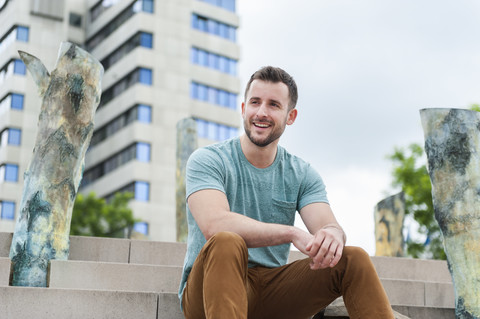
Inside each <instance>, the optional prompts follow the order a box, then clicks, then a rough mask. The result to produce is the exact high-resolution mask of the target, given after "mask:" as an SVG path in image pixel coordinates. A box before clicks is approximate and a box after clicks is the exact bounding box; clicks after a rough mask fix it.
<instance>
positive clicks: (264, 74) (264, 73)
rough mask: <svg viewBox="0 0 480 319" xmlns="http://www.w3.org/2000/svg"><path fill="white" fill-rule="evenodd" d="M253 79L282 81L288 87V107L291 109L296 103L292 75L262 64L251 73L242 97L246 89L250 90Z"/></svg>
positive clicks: (294, 84) (246, 91)
mask: <svg viewBox="0 0 480 319" xmlns="http://www.w3.org/2000/svg"><path fill="white" fill-rule="evenodd" d="M254 80H261V81H266V82H272V83H278V82H282V83H284V84H285V85H286V86H287V87H288V95H289V97H290V103H289V105H288V107H289V108H290V109H293V108H294V107H295V106H296V105H297V100H298V91H297V84H296V83H295V80H294V79H293V77H291V76H290V74H288V73H287V72H285V71H284V70H282V69H280V68H277V67H273V66H264V67H262V68H261V69H260V70H258V71H257V72H255V73H253V74H252V76H251V77H250V80H249V81H248V83H247V87H246V88H245V96H244V99H245V100H246V99H247V93H248V90H250V85H251V84H252V82H253V81H254Z"/></svg>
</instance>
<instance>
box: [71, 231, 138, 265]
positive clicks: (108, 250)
mask: <svg viewBox="0 0 480 319" xmlns="http://www.w3.org/2000/svg"><path fill="white" fill-rule="evenodd" d="M129 254H130V240H129V239H118V238H100V237H87V236H70V255H69V257H68V259H69V260H84V261H100V262H117V263H128V258H129Z"/></svg>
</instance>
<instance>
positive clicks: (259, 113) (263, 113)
mask: <svg viewBox="0 0 480 319" xmlns="http://www.w3.org/2000/svg"><path fill="white" fill-rule="evenodd" d="M267 114H268V113H267V104H266V103H262V104H260V107H259V108H258V111H257V116H267Z"/></svg>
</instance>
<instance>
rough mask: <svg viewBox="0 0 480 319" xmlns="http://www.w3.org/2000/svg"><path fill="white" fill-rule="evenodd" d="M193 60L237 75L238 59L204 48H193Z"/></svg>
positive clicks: (195, 62)
mask: <svg viewBox="0 0 480 319" xmlns="http://www.w3.org/2000/svg"><path fill="white" fill-rule="evenodd" d="M191 61H192V63H194V64H198V65H201V66H205V67H208V68H212V69H215V70H218V71H220V72H223V73H227V74H230V75H233V76H235V75H237V61H236V60H233V59H230V58H228V57H226V56H222V55H218V54H215V53H211V52H208V51H205V50H202V49H198V48H192V49H191Z"/></svg>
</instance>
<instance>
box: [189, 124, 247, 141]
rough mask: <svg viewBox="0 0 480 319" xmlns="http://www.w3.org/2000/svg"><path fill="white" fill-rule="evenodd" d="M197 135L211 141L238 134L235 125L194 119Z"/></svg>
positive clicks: (225, 138) (222, 139)
mask: <svg viewBox="0 0 480 319" xmlns="http://www.w3.org/2000/svg"><path fill="white" fill-rule="evenodd" d="M196 122H197V135H198V137H200V138H206V139H209V140H213V141H224V140H228V139H230V138H233V137H235V136H238V129H237V128H235V127H231V126H227V125H223V124H219V123H215V122H209V121H205V120H201V119H196Z"/></svg>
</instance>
